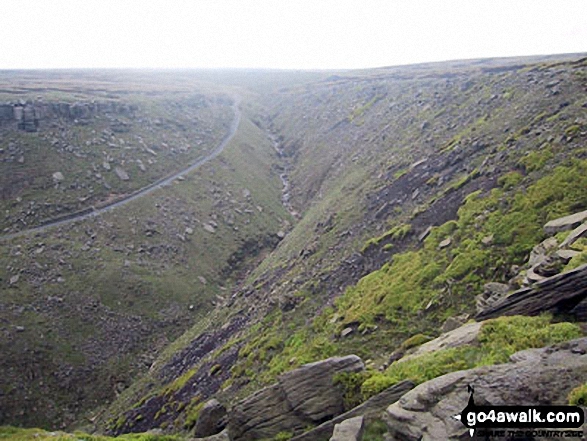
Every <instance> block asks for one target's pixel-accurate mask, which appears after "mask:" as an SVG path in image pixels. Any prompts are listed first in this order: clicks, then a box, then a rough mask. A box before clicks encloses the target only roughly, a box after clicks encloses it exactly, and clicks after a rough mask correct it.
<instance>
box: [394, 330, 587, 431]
mask: <svg viewBox="0 0 587 441" xmlns="http://www.w3.org/2000/svg"><path fill="white" fill-rule="evenodd" d="M586 354H587V338H580V339H577V340H573V341H570V342H565V343H561V344H558V345H555V346H553V347H550V348H541V349H528V350H525V351H521V352H518V353H516V354H514V355H513V356H512V357H511V359H510V360H511V361H510V363H505V364H500V365H494V366H484V367H481V368H476V369H470V370H466V371H459V372H453V373H450V374H447V375H443V376H441V377H438V378H435V379H433V380H430V381H427V382H426V383H423V384H421V385H419V386H418V387H416V388H414V389H412V390H411V391H410V392H408V393H406V394H405V395H404V396H403V397H401V398H400V399H399V401H397V402H396V403H394V404H392V405H391V406H389V407H388V408H387V410H386V411H385V413H384V420H385V422H386V424H387V426H388V429H389V432H390V433H391V436H392V439H398V440H400V439H401V440H405V441H411V440H414V441H416V440H422V441H431V440H440V439H442V440H464V439H471V438H470V436H469V433H468V429H467V428H466V427H465V426H464V425H463V424H462V423H461V422H460V421H457V420H455V419H454V418H453V416H454V415H456V414H458V413H460V412H461V411H462V410H463V409H464V408H465V406H466V405H467V402H468V399H469V393H468V391H467V386H468V385H471V386H473V388H474V390H475V393H474V399H475V404H477V405H526V406H527V405H547V404H567V396H568V394H569V392H570V391H571V390H572V389H574V388H575V387H577V386H578V385H580V384H582V383H584V382H585V378H587V355H586ZM545 384H548V387H544V385H545Z"/></svg>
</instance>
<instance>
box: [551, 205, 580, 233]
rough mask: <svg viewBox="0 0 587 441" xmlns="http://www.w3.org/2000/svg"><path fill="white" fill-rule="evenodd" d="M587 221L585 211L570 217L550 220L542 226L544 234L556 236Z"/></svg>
mask: <svg viewBox="0 0 587 441" xmlns="http://www.w3.org/2000/svg"><path fill="white" fill-rule="evenodd" d="M586 220H587V210H585V211H581V212H580V213H575V214H571V215H570V216H565V217H560V218H558V219H554V220H551V221H550V222H547V223H546V224H545V225H544V231H545V232H546V234H556V233H559V232H561V231H567V230H572V229H573V228H576V227H578V226H579V225H581V224H582V223H583V222H585V221H586Z"/></svg>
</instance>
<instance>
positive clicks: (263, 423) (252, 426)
mask: <svg viewBox="0 0 587 441" xmlns="http://www.w3.org/2000/svg"><path fill="white" fill-rule="evenodd" d="M364 369H365V366H364V364H363V362H362V361H361V359H360V358H359V357H357V356H356V355H348V356H346V357H333V358H329V359H327V360H322V361H318V362H316V363H310V364H306V365H304V366H301V367H300V368H298V369H294V370H293V371H290V372H286V373H285V374H282V375H281V376H279V378H278V382H277V383H276V384H273V385H271V386H268V387H266V388H264V389H261V390H260V391H258V392H256V393H254V394H253V395H251V396H249V397H247V398H246V399H244V400H242V401H240V402H238V403H237V404H236V405H235V406H234V407H233V408H232V410H231V412H230V413H229V418H228V420H229V423H228V431H229V433H230V436H231V438H232V439H233V440H235V441H240V440H243V441H249V440H257V439H263V438H271V437H273V436H275V435H276V434H278V433H279V432H294V433H295V432H301V431H302V430H303V429H304V428H305V427H307V426H308V425H311V424H315V423H317V422H321V421H324V420H327V419H331V418H332V417H334V416H336V415H340V414H341V413H342V412H343V411H344V405H343V396H342V390H341V389H340V388H338V387H334V386H333V377H334V375H335V374H337V373H339V372H359V371H362V370H364Z"/></svg>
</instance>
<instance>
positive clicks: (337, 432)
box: [330, 415, 365, 441]
mask: <svg viewBox="0 0 587 441" xmlns="http://www.w3.org/2000/svg"><path fill="white" fill-rule="evenodd" d="M364 428H365V418H364V417H363V416H362V415H361V416H357V417H354V418H350V419H348V420H344V421H343V422H342V423H338V424H337V425H336V426H334V433H333V434H332V437H331V438H330V441H361V440H362V439H363V430H364Z"/></svg>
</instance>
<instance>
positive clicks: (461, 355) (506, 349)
mask: <svg viewBox="0 0 587 441" xmlns="http://www.w3.org/2000/svg"><path fill="white" fill-rule="evenodd" d="M550 320H551V318H550V317H549V316H546V315H545V316H540V317H523V316H513V317H500V318H498V319H495V320H490V321H488V322H487V323H485V324H484V325H483V326H482V327H481V331H480V333H479V337H478V341H479V346H462V347H458V348H449V349H444V350H441V351H437V352H432V353H429V354H423V355H420V356H418V357H415V358H412V359H410V360H406V361H403V362H402V361H401V360H400V361H398V362H395V363H393V364H392V365H391V366H390V367H389V368H388V369H387V370H386V371H385V372H384V373H379V372H377V373H374V374H373V375H372V376H371V377H370V378H368V379H366V380H365V381H364V382H363V384H362V385H361V393H362V396H363V399H367V398H369V397H371V396H373V395H375V394H377V393H379V392H381V391H382V390H384V389H386V388H388V387H390V386H392V385H394V384H396V383H398V382H400V381H402V380H405V379H409V380H412V381H414V382H415V383H417V384H419V383H423V382H425V381H428V380H431V379H432V378H436V377H439V376H441V375H444V374H447V373H449V372H454V371H459V370H464V369H472V368H475V367H479V366H486V365H492V364H497V363H505V362H506V361H507V360H508V359H509V357H510V356H511V355H512V354H514V353H515V352H517V351H520V350H523V349H528V348H540V347H543V346H548V345H552V344H554V343H559V342H563V341H567V340H572V339H574V338H578V337H580V336H581V335H582V332H581V328H580V327H579V326H577V325H575V324H572V323H566V322H565V323H556V324H550Z"/></svg>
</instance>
